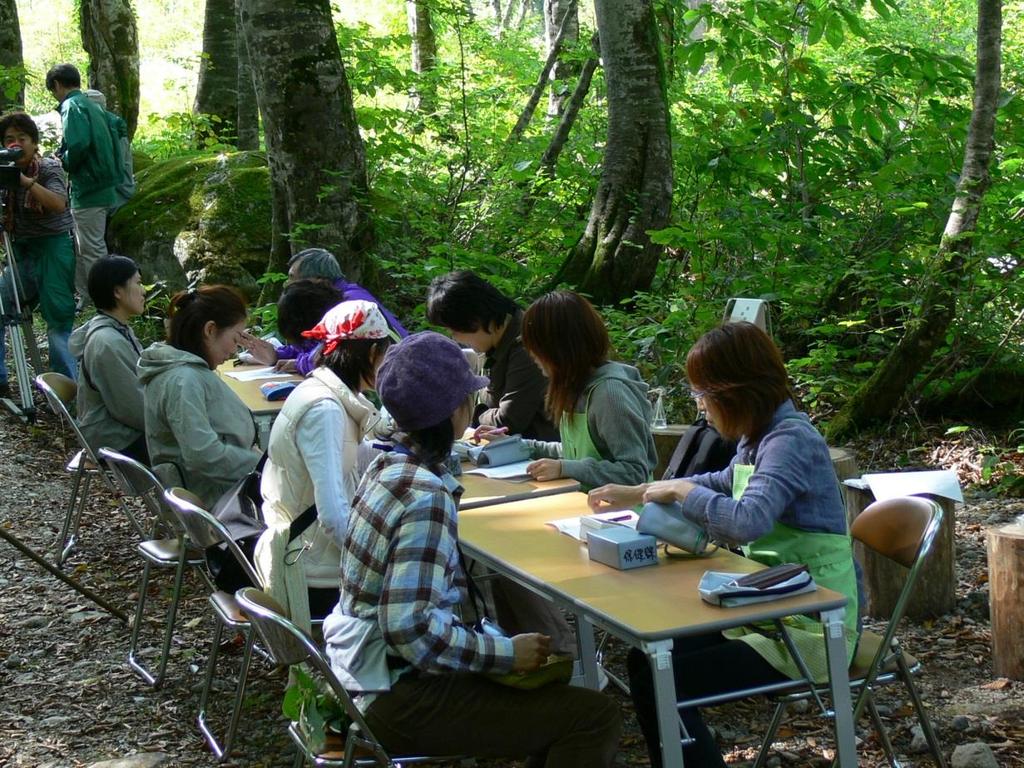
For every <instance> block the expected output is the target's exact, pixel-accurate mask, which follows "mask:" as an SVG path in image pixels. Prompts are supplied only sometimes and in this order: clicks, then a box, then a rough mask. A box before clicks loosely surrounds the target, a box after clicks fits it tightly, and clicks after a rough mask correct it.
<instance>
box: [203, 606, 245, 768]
mask: <svg viewBox="0 0 1024 768" xmlns="http://www.w3.org/2000/svg"><path fill="white" fill-rule="evenodd" d="M216 621H217V627H216V629H215V630H214V635H213V646H212V648H211V649H210V659H209V661H208V662H207V669H206V681H205V683H204V685H203V693H202V695H201V696H200V699H199V716H198V717H197V722H198V723H199V730H200V731H202V733H203V736H205V737H206V743H207V744H209V745H210V749H211V751H212V752H213V754H214V755H215V756H216V758H217V761H218V762H224V761H225V760H227V759H228V758H229V757H230V756H231V746H232V744H233V743H234V740H235V734H237V733H238V721H239V720H240V719H241V717H242V705H243V703H244V701H245V688H246V685H247V683H248V681H249V667H250V665H251V663H252V651H253V646H254V644H255V635H254V633H253V631H252V630H251V629H249V630H247V631H246V632H245V648H244V650H243V652H242V666H241V668H240V669H239V671H238V684H237V685H236V686H235V701H234V706H233V708H232V710H231V719H230V720H229V721H228V727H227V730H226V731H225V732H224V743H223V745H221V744H219V743H218V742H217V737H216V736H214V734H213V731H212V729H211V728H210V725H209V723H208V722H207V719H206V716H207V712H206V702H207V700H208V698H209V694H210V690H211V689H212V687H213V677H214V668H215V667H216V664H217V655H218V652H219V651H220V641H221V637H222V636H223V630H224V624H223V622H222V621H221V620H220V618H219V617H218V618H217V619H216Z"/></svg>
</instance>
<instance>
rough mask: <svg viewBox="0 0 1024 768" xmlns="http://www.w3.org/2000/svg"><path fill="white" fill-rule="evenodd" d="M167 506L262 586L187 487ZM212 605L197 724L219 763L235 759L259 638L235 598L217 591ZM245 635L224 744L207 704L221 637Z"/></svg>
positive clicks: (169, 497)
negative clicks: (233, 753) (221, 547)
mask: <svg viewBox="0 0 1024 768" xmlns="http://www.w3.org/2000/svg"><path fill="white" fill-rule="evenodd" d="M165 499H166V501H167V503H168V504H169V505H170V506H171V507H173V508H174V510H175V511H176V512H177V515H178V519H179V520H181V523H182V525H184V527H185V532H186V533H187V534H188V538H189V540H190V541H192V542H193V543H194V544H195V545H196V546H198V547H200V548H201V549H204V550H205V549H206V548H207V547H211V546H213V545H215V544H221V543H223V544H225V545H227V548H228V551H229V552H230V553H231V554H232V555H233V556H234V558H235V560H236V561H237V562H238V564H239V566H240V567H241V569H242V572H243V573H244V574H245V575H246V577H247V578H248V579H249V581H251V582H252V583H253V584H261V580H260V577H259V576H258V575H257V573H256V571H255V570H254V569H253V567H252V564H251V563H250V562H249V560H248V558H246V556H245V554H244V553H243V552H242V550H241V549H240V548H239V547H238V544H236V543H235V541H234V540H233V539H232V538H231V534H230V533H229V532H228V530H227V528H225V527H224V524H223V523H221V522H220V520H218V519H217V518H215V517H214V516H213V515H211V514H210V513H209V512H207V511H206V510H205V509H203V507H202V501H201V500H200V499H199V497H197V496H196V495H195V494H192V493H189V492H188V491H186V490H185V489H183V488H171V489H170V490H168V491H166V493H165ZM210 605H211V606H212V607H213V615H214V617H215V619H216V624H215V627H214V630H213V641H212V643H211V644H210V655H209V657H208V659H207V662H206V679H205V681H204V682H203V692H202V693H201V694H200V696H199V714H198V715H197V717H196V723H197V724H198V726H199V730H200V731H201V732H202V734H203V737H204V738H205V739H206V743H207V744H209V745H210V750H211V751H212V752H213V754H214V755H215V756H216V758H217V761H218V762H223V761H225V760H227V759H228V758H229V757H230V756H231V745H232V743H233V742H234V740H235V734H236V733H237V732H238V721H239V718H240V717H241V714H242V702H243V700H244V698H245V686H246V683H247V681H248V678H249V665H250V663H251V661H252V652H253V645H254V643H253V641H254V639H255V635H254V633H253V632H252V626H251V625H250V623H249V619H248V617H247V616H246V615H245V613H244V612H243V611H242V609H241V608H240V607H239V605H238V601H237V600H235V596H234V595H232V594H230V593H228V592H224V591H223V590H218V589H214V590H213V591H212V592H211V594H210ZM225 627H227V628H228V629H231V630H234V631H235V632H241V633H242V634H243V635H245V647H244V650H243V652H242V667H241V669H240V670H239V673H238V683H237V685H236V687H235V701H234V706H233V708H232V710H231V717H230V719H229V720H228V726H227V730H226V731H225V732H224V742H223V744H222V743H220V742H218V741H217V737H216V736H215V735H214V733H213V730H212V728H211V727H210V724H209V722H208V719H207V710H206V706H207V702H208V701H209V697H210V690H211V689H212V687H213V676H214V671H215V669H216V667H217V655H218V653H219V651H220V642H221V637H222V635H223V632H224V628H225Z"/></svg>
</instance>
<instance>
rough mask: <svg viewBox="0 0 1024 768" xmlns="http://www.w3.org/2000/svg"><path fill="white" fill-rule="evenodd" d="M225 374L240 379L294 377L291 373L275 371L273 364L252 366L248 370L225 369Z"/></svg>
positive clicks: (255, 379)
mask: <svg viewBox="0 0 1024 768" xmlns="http://www.w3.org/2000/svg"><path fill="white" fill-rule="evenodd" d="M224 375H225V376H230V377H231V378H232V379H236V380H238V381H262V380H263V379H289V378H291V377H292V374H290V373H284V372H282V371H275V370H274V368H273V366H267V367H266V368H250V369H248V370H246V371H225V372H224Z"/></svg>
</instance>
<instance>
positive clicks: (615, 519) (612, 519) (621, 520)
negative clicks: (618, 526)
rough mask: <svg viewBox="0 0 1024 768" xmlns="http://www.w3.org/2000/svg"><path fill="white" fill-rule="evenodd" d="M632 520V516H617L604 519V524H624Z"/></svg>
mask: <svg viewBox="0 0 1024 768" xmlns="http://www.w3.org/2000/svg"><path fill="white" fill-rule="evenodd" d="M632 519H633V516H632V515H619V516H618V517H607V518H605V522H606V523H625V522H628V521H630V520H632Z"/></svg>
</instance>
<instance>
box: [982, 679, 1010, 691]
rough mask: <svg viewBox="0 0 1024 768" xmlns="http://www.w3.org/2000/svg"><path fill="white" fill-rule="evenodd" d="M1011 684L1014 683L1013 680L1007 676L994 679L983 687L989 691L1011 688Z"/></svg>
mask: <svg viewBox="0 0 1024 768" xmlns="http://www.w3.org/2000/svg"><path fill="white" fill-rule="evenodd" d="M1011 685H1013V681H1012V680H1008V679H1006V678H1005V677H1000V678H998V679H996V680H993V681H992V682H991V683H985V684H984V685H983V686H981V687H982V688H985V689H986V690H989V691H1002V690H1005V689H1006V688H1009V687H1010V686H1011Z"/></svg>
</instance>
